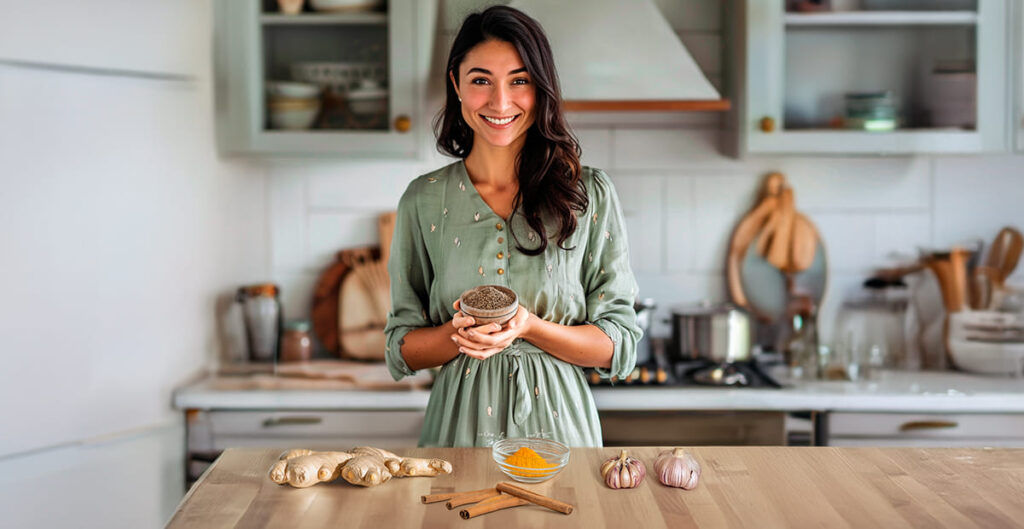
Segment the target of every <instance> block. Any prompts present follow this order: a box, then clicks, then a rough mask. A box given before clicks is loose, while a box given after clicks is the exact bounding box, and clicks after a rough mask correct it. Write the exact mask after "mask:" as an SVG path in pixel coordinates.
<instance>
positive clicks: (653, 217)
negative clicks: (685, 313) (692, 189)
mask: <svg viewBox="0 0 1024 529" xmlns="http://www.w3.org/2000/svg"><path fill="white" fill-rule="evenodd" d="M612 181H613V182H614V184H615V190H616V192H617V193H618V195H619V200H620V202H621V203H622V214H623V216H624V217H625V218H626V231H627V232H628V233H627V234H628V236H629V253H630V258H631V259H630V264H631V265H632V267H633V272H634V273H641V272H642V273H646V272H660V271H661V265H662V260H663V259H662V253H663V249H662V240H663V230H664V228H665V221H664V219H663V212H662V196H663V195H664V191H663V186H664V180H663V178H661V177H658V176H620V177H616V176H612Z"/></svg>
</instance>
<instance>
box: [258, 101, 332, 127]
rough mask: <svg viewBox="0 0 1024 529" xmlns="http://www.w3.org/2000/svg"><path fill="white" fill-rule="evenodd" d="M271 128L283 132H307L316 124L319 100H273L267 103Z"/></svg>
mask: <svg viewBox="0 0 1024 529" xmlns="http://www.w3.org/2000/svg"><path fill="white" fill-rule="evenodd" d="M267 111H268V113H269V114H270V126H271V128H274V129H282V130H305V129H308V128H311V127H312V126H313V124H314V123H316V118H317V116H318V115H319V114H320V100H319V99H287V98H271V99H270V101H269V102H268V103H267Z"/></svg>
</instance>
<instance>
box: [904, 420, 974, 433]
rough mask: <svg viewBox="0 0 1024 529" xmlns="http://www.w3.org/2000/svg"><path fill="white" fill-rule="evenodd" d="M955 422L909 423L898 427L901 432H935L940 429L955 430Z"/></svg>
mask: <svg viewBox="0 0 1024 529" xmlns="http://www.w3.org/2000/svg"><path fill="white" fill-rule="evenodd" d="M957 426H959V425H958V424H957V422H956V421H909V422H905V423H903V424H901V425H900V431H901V432H909V431H912V430H937V429H940V428H956V427H957Z"/></svg>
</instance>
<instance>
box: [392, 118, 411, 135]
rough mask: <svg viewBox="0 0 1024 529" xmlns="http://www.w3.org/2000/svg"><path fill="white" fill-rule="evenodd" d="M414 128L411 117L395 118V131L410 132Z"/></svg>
mask: <svg viewBox="0 0 1024 529" xmlns="http://www.w3.org/2000/svg"><path fill="white" fill-rule="evenodd" d="M411 128H412V120H411V119H409V116H398V117H397V118H395V130H397V131H398V132H409V129H411Z"/></svg>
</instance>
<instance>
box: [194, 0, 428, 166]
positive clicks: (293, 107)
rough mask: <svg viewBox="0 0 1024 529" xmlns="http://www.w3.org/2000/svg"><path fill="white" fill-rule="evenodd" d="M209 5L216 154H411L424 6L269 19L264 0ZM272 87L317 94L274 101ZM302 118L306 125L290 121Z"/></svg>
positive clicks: (390, 5)
mask: <svg viewBox="0 0 1024 529" xmlns="http://www.w3.org/2000/svg"><path fill="white" fill-rule="evenodd" d="M214 5H215V10H216V11H215V16H216V26H215V31H216V36H215V39H216V54H217V55H216V60H215V77H216V81H217V88H216V104H217V125H218V140H219V143H220V146H221V149H222V150H223V151H225V152H229V153H248V154H260V155H344V156H346V157H368V158H415V157H417V156H419V154H420V153H419V150H420V141H419V140H420V138H419V136H420V132H421V131H422V129H423V126H422V125H421V124H418V123H415V122H414V120H418V119H419V114H418V113H419V111H420V107H421V102H420V94H421V89H420V79H419V75H418V73H419V72H420V70H421V69H419V68H417V64H416V62H417V61H416V57H417V56H418V54H417V53H415V50H416V47H417V46H418V45H420V42H419V41H418V39H419V37H420V34H421V33H422V31H421V30H422V27H421V26H422V25H417V24H416V20H417V9H430V6H432V5H433V3H432V2H415V1H413V0H388V1H387V2H386V3H385V5H386V7H385V8H384V9H386V10H385V11H379V10H374V11H357V12H343V13H329V12H314V11H305V12H302V13H299V14H295V15H286V14H282V13H279V12H277V7H276V6H277V3H276V2H275V1H272V0H262V1H261V2H253V1H224V2H215V4H214ZM307 9H309V8H307ZM274 81H301V82H305V83H311V84H316V85H318V86H319V87H320V93H319V94H317V95H315V96H313V97H308V96H307V97H305V98H299V99H303V100H304V101H305V102H303V101H301V100H300V101H296V100H295V99H296V98H292V97H290V95H291V94H286V95H285V96H284V97H281V96H280V95H276V96H275V95H272V94H271V92H270V91H269V90H268V88H269V86H270V84H269V83H272V82H274ZM288 99H291V100H290V101H289V100H288ZM310 101H312V103H310ZM311 105H312V107H311ZM302 112H306V113H307V115H308V116H310V121H306V122H304V123H303V122H301V121H302V120H301V119H299V120H296V118H301V113H302ZM312 116H315V117H312ZM289 122H290V123H289ZM307 127H308V128H307Z"/></svg>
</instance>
